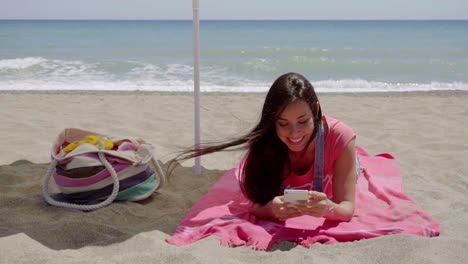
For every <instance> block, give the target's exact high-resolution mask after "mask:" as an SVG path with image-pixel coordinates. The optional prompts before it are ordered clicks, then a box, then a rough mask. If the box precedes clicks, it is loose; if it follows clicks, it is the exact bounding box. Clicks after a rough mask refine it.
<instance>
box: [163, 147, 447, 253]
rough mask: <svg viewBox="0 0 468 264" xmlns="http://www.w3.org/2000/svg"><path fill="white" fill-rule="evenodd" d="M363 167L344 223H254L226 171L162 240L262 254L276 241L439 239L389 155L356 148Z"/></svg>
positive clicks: (232, 174) (306, 219) (303, 219)
mask: <svg viewBox="0 0 468 264" xmlns="http://www.w3.org/2000/svg"><path fill="white" fill-rule="evenodd" d="M356 149H357V152H358V156H359V159H360V164H361V168H362V173H361V174H360V176H359V178H358V182H357V186H356V209H355V213H354V217H353V218H352V219H351V221H349V222H333V221H327V220H326V219H324V218H315V217H311V216H300V217H296V218H291V219H288V220H286V221H285V222H272V221H267V220H256V218H255V216H254V215H253V213H252V203H251V202H250V201H248V200H247V199H246V198H245V196H244V195H243V194H242V192H241V190H240V187H239V183H238V181H239V180H238V177H239V173H238V172H239V167H236V168H234V169H231V170H229V171H227V172H226V173H225V174H224V175H223V176H222V177H221V178H220V179H219V180H218V182H216V184H215V185H214V186H213V187H212V189H211V190H210V191H209V193H208V194H206V195H205V196H204V197H203V198H202V199H200V201H198V202H197V203H196V204H195V205H194V206H193V207H192V209H191V210H190V212H189V213H188V214H187V216H186V217H185V218H184V219H183V221H182V222H181V223H180V225H179V226H178V227H177V229H176V231H175V232H174V234H173V235H172V237H170V238H168V239H167V240H166V241H167V242H168V243H171V244H174V245H179V246H180V245H187V244H190V243H192V242H195V241H197V240H200V239H202V238H204V237H207V236H210V235H216V236H218V237H219V238H220V239H221V244H222V245H229V246H242V245H245V246H252V247H253V248H255V249H259V250H267V249H269V248H270V247H271V246H272V245H274V244H275V243H277V242H280V241H291V242H295V243H298V244H300V245H302V246H304V247H309V246H310V245H311V244H313V243H316V242H320V243H326V244H334V243H338V242H345V241H355V240H360V239H366V238H373V237H379V236H383V235H388V234H413V235H418V236H425V237H433V236H438V235H439V232H440V224H439V223H438V222H437V221H436V220H434V219H433V218H431V216H430V215H429V214H428V213H426V212H424V211H422V210H420V209H419V208H418V207H417V205H416V202H415V201H414V200H413V199H412V198H411V197H409V196H408V195H406V194H405V193H404V192H403V186H402V179H401V177H400V172H399V169H398V166H397V164H396V161H395V159H394V158H393V156H391V155H390V154H387V153H385V154H379V155H376V156H369V155H368V154H367V153H366V152H365V151H364V150H363V149H361V148H359V147H357V148H356Z"/></svg>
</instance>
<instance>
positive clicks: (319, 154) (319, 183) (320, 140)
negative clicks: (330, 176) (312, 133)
mask: <svg viewBox="0 0 468 264" xmlns="http://www.w3.org/2000/svg"><path fill="white" fill-rule="evenodd" d="M324 134H325V133H324V130H323V124H322V121H320V123H319V127H318V131H317V137H316V139H317V140H316V141H315V164H314V166H315V167H314V191H317V192H323V163H324V153H325V135H324Z"/></svg>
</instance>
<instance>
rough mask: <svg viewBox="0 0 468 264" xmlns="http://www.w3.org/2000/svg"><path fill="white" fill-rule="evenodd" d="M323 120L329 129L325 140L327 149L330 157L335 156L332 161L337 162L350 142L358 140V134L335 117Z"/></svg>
mask: <svg viewBox="0 0 468 264" xmlns="http://www.w3.org/2000/svg"><path fill="white" fill-rule="evenodd" d="M322 120H324V122H326V125H327V127H328V131H327V134H326V138H325V145H326V149H327V150H329V151H328V153H329V154H330V155H333V159H332V160H336V159H337V158H338V157H339V156H340V155H341V152H342V151H343V149H344V148H345V147H346V146H347V145H348V144H349V142H351V141H352V140H354V139H355V138H356V133H355V132H354V130H353V129H352V128H351V127H350V126H348V125H346V124H345V123H343V122H341V121H339V120H337V119H335V118H333V117H329V116H324V117H323V118H322Z"/></svg>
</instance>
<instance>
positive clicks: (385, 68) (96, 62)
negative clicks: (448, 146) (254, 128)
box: [0, 20, 468, 92]
mask: <svg viewBox="0 0 468 264" xmlns="http://www.w3.org/2000/svg"><path fill="white" fill-rule="evenodd" d="M192 41H193V32H192V22H191V21H34V20H31V21H12V20H3V21H1V20H0V90H70V89H76V90H158V91H191V90H192V89H193V88H192V87H193V77H192V75H193V66H192V65H193V42H192ZM200 41H201V42H200V47H201V75H200V77H201V89H202V91H220V92H244V91H253V92H256V91H265V90H267V89H268V87H269V85H270V84H271V82H272V81H273V80H274V79H275V78H276V77H277V76H279V75H280V74H283V73H286V72H290V71H295V72H299V73H302V74H304V75H305V76H306V77H307V78H308V79H309V80H311V81H312V83H313V84H314V86H315V87H316V89H317V90H318V91H322V92H360V91H362V92H365V91H381V92H386V91H408V90H468V21H202V22H201V24H200Z"/></svg>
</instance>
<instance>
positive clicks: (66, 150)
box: [43, 128, 165, 210]
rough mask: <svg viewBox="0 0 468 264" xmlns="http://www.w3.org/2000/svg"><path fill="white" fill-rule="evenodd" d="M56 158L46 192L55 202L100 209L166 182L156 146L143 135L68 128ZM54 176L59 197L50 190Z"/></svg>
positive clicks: (60, 139)
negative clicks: (112, 134)
mask: <svg viewBox="0 0 468 264" xmlns="http://www.w3.org/2000/svg"><path fill="white" fill-rule="evenodd" d="M51 156H52V162H51V164H50V167H49V170H48V172H47V174H46V176H45V177H44V179H43V196H44V199H45V200H46V202H47V203H49V204H51V205H54V206H59V207H66V208H75V209H80V210H95V209H98V208H101V207H104V206H107V205H109V204H110V203H112V202H113V201H114V200H120V201H139V200H143V199H146V198H148V197H149V196H151V194H153V193H154V192H155V191H156V190H158V189H160V188H161V187H162V185H163V184H164V182H165V175H164V172H163V171H162V169H161V167H160V166H159V164H158V163H157V162H156V161H155V159H154V148H153V146H152V145H151V144H149V143H147V142H145V141H144V140H141V139H132V138H112V137H107V136H104V135H101V134H98V133H95V132H90V131H85V130H81V129H76V128H67V129H65V130H64V131H63V132H62V133H60V135H59V136H58V138H57V140H56V142H55V144H54V145H53V147H52V151H51ZM50 178H53V179H54V181H55V183H56V185H57V187H58V189H59V191H60V193H59V194H57V195H56V197H55V198H53V197H52V196H51V195H50V193H49V191H48V184H49V181H50Z"/></svg>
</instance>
